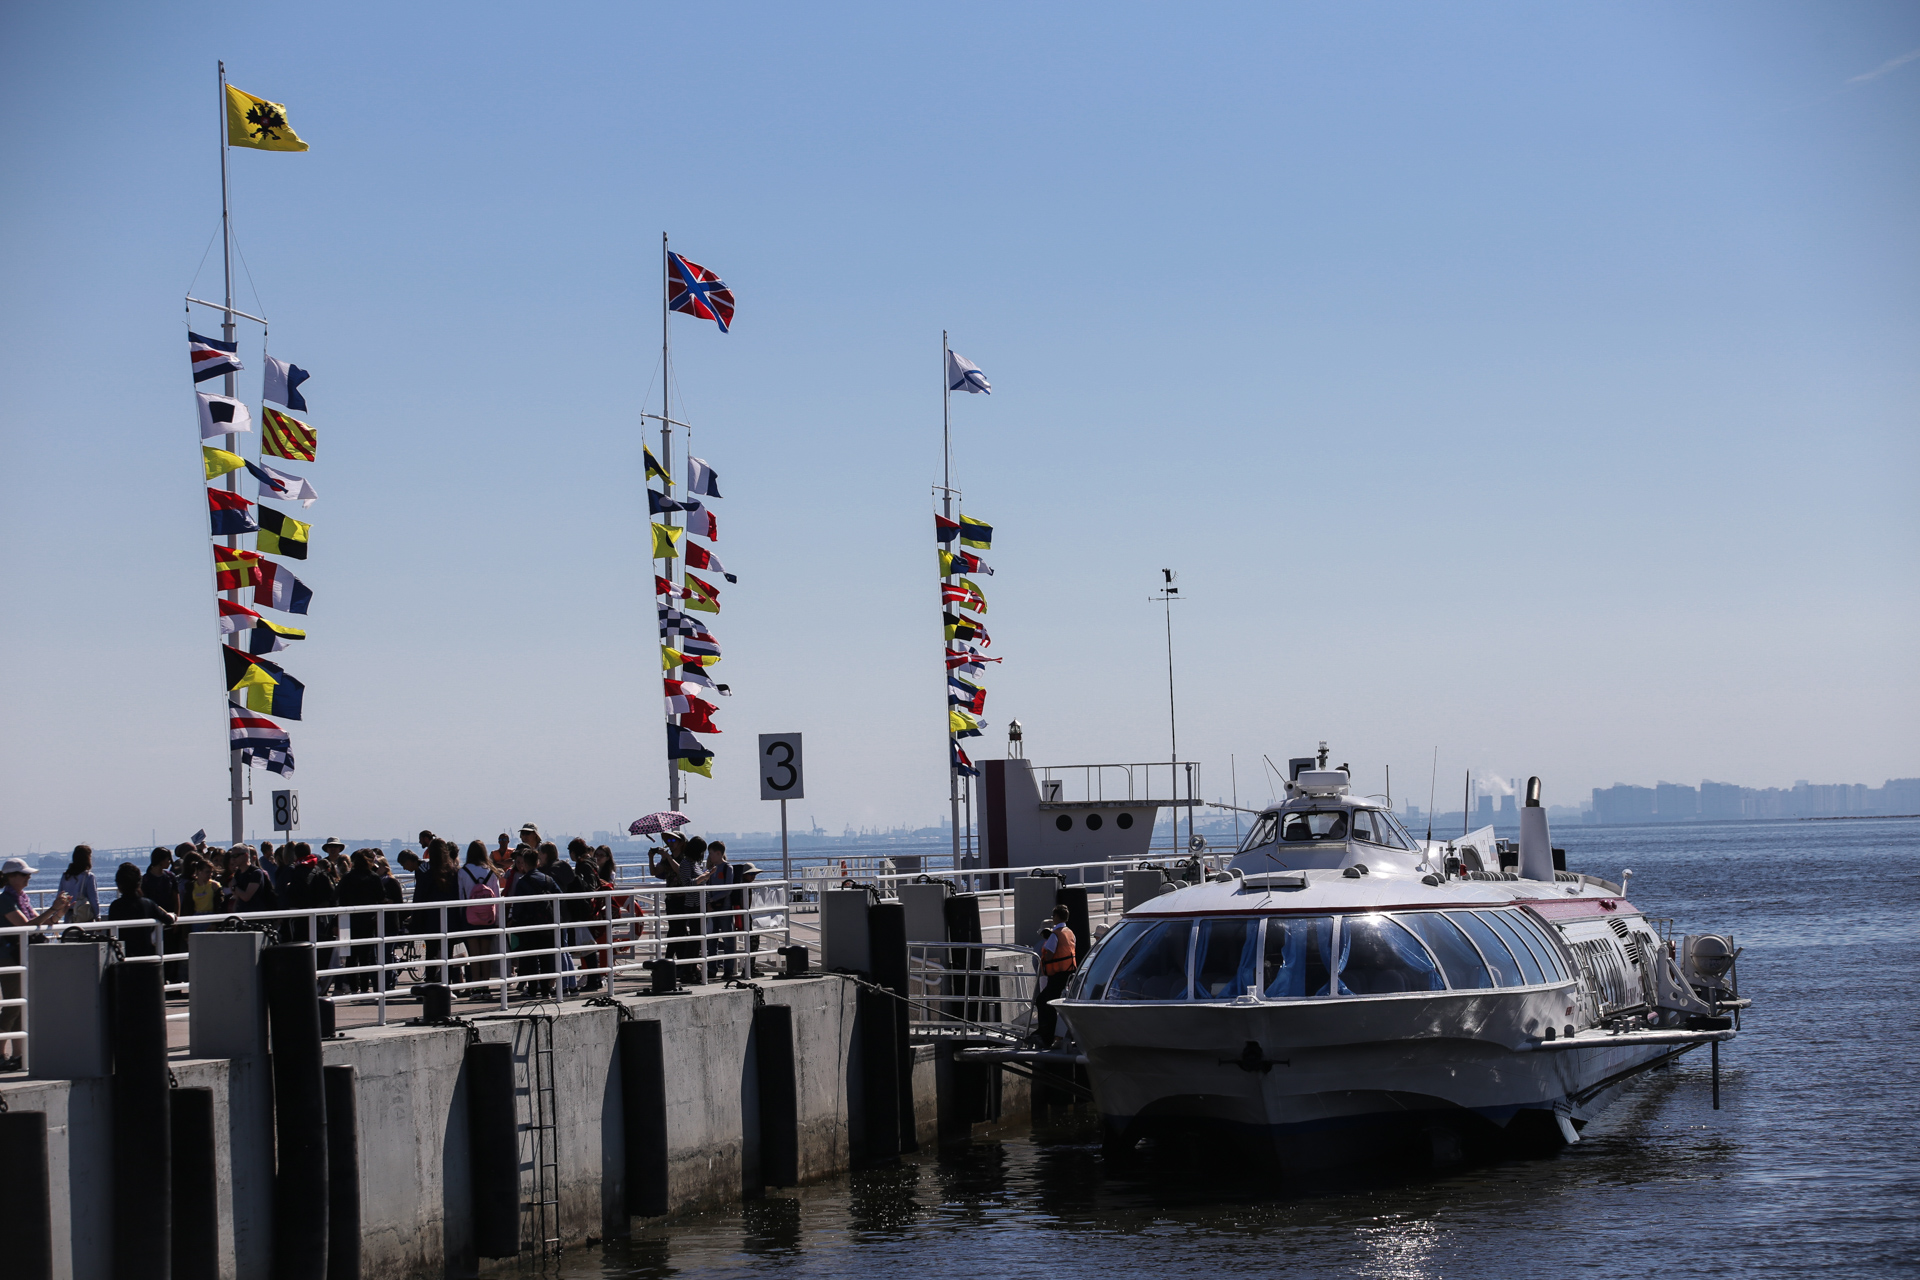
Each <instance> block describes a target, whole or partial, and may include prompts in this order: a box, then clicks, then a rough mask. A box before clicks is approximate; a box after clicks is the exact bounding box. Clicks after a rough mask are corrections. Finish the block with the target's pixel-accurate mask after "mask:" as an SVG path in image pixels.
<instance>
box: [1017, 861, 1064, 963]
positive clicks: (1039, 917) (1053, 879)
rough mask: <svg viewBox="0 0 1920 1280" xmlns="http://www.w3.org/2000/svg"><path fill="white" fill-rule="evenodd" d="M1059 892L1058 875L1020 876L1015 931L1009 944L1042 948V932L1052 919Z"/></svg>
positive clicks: (1018, 877) (1018, 879) (1018, 878)
mask: <svg viewBox="0 0 1920 1280" xmlns="http://www.w3.org/2000/svg"><path fill="white" fill-rule="evenodd" d="M1059 892H1060V877H1058V876H1017V877H1015V879H1014V882H1013V929H1012V933H1011V936H1010V937H1008V939H1007V941H1008V942H1011V943H1012V944H1013V945H1014V946H1016V947H1037V946H1039V945H1040V930H1041V928H1042V927H1044V926H1045V925H1046V923H1047V922H1048V921H1049V920H1051V919H1053V907H1054V903H1055V902H1057V901H1058V900H1059V899H1058V894H1059Z"/></svg>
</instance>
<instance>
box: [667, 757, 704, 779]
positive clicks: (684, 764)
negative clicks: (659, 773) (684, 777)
mask: <svg viewBox="0 0 1920 1280" xmlns="http://www.w3.org/2000/svg"><path fill="white" fill-rule="evenodd" d="M674 763H675V764H677V765H679V766H680V771H681V772H682V773H697V774H699V775H700V776H701V777H703V778H711V777H712V776H713V757H712V756H708V757H707V758H706V759H705V760H702V761H701V762H700V763H699V764H695V763H694V762H693V761H691V760H686V759H681V760H675V761H674Z"/></svg>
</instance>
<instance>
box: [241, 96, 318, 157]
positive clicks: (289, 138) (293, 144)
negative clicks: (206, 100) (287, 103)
mask: <svg viewBox="0 0 1920 1280" xmlns="http://www.w3.org/2000/svg"><path fill="white" fill-rule="evenodd" d="M227 145H228V146H230V147H252V148H253V149H254V150H256V151H305V150H306V149H307V144H306V143H304V142H302V141H300V135H299V134H297V133H295V132H294V131H293V126H292V125H290V124H288V123H287V109H286V108H285V107H283V106H281V105H280V104H279V103H277V102H268V101H267V100H266V99H265V98H256V97H254V96H253V95H252V94H250V93H244V92H242V91H241V90H239V89H236V88H234V87H233V86H232V85H228V86H227Z"/></svg>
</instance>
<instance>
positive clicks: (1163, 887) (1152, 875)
mask: <svg viewBox="0 0 1920 1280" xmlns="http://www.w3.org/2000/svg"><path fill="white" fill-rule="evenodd" d="M1120 883H1121V884H1122V885H1123V886H1124V888H1123V892H1124V894H1125V898H1124V899H1123V901H1124V902H1125V903H1126V906H1125V908H1124V909H1125V910H1127V911H1131V910H1133V909H1134V908H1135V907H1137V906H1139V905H1140V904H1141V903H1143V902H1151V901H1153V900H1154V899H1155V898H1157V897H1159V896H1160V895H1161V894H1163V893H1165V892H1167V891H1168V890H1169V889H1171V888H1172V886H1171V885H1169V884H1168V883H1167V873H1166V872H1164V871H1161V870H1159V869H1158V868H1157V867H1150V868H1148V869H1147V870H1145V871H1122V872H1121V873H1120Z"/></svg>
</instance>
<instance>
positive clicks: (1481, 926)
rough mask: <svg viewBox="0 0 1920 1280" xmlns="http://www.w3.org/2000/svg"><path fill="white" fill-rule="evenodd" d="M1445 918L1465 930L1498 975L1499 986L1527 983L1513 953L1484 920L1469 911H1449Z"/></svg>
mask: <svg viewBox="0 0 1920 1280" xmlns="http://www.w3.org/2000/svg"><path fill="white" fill-rule="evenodd" d="M1447 919H1449V920H1451V921H1453V922H1454V923H1455V924H1457V925H1459V926H1460V927H1461V928H1462V929H1464V930H1466V933H1467V936H1468V937H1469V938H1472V939H1473V945H1474V946H1476V947H1478V948H1480V954H1481V955H1483V956H1485V957H1486V958H1487V964H1488V965H1489V966H1491V967H1492V969H1493V971H1494V973H1495V974H1497V975H1498V976H1499V978H1500V981H1499V983H1498V985H1499V986H1503V987H1524V986H1526V985H1527V975H1526V974H1525V973H1523V972H1522V971H1521V969H1520V963H1519V962H1518V961H1517V960H1515V959H1514V958H1513V953H1512V952H1511V951H1508V950H1507V944H1506V943H1504V942H1502V941H1500V935H1499V934H1497V933H1495V932H1494V931H1493V930H1492V929H1491V928H1489V927H1488V925H1487V922H1486V921H1484V920H1482V919H1481V918H1480V917H1479V916H1476V915H1474V914H1473V913H1472V912H1471V911H1450V912H1448V913H1447Z"/></svg>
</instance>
